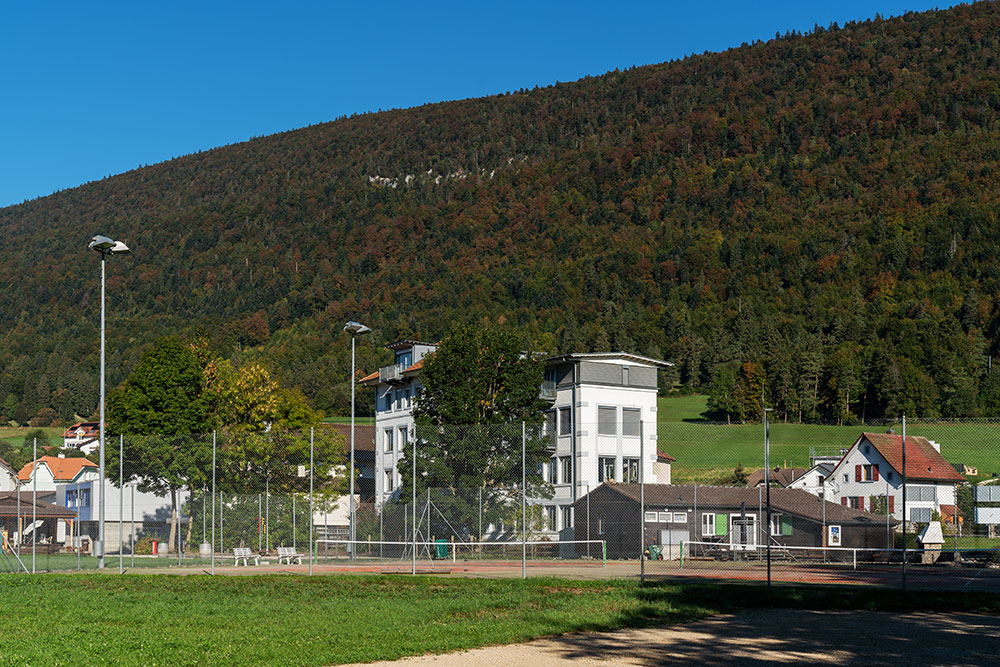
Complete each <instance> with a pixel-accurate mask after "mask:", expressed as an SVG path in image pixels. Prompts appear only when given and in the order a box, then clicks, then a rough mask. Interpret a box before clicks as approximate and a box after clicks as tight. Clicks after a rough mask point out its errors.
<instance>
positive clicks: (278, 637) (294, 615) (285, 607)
mask: <svg viewBox="0 0 1000 667" xmlns="http://www.w3.org/2000/svg"><path fill="white" fill-rule="evenodd" d="M739 592H740V594H739V595H734V594H733V589H732V588H729V587H725V586H720V585H648V586H645V587H643V586H640V585H639V584H638V582H635V581H599V582H574V581H566V580H554V579H529V580H527V581H521V580H490V579H434V578H430V577H415V578H410V577H367V576H344V577H336V576H325V577H311V578H310V577H300V576H287V575H285V576H247V577H208V576H189V577H171V576H144V575H129V576H126V577H118V576H116V575H106V574H105V575H94V574H80V575H52V576H45V577H28V576H18V575H10V576H7V577H3V578H0V594H2V595H3V597H4V599H6V600H8V601H10V604H9V605H8V606H7V611H6V613H5V614H3V615H2V616H0V636H3V638H4V654H3V662H5V663H9V664H143V665H145V664H164V663H166V664H205V665H255V664H269V665H324V664H335V663H343V662H355V661H361V662H364V661H371V660H378V659H394V658H399V657H403V656H407V655H420V654H424V653H441V652H446V651H451V650H457V649H462V648H472V647H476V646H484V645H489V644H506V643H512V642H518V641H524V640H527V639H531V638H534V637H539V636H544V635H551V634H559V633H565V632H576V631H594V630H614V629H618V628H623V627H641V626H649V625H664V624H671V623H680V622H685V621H691V620H695V619H699V618H703V617H706V616H710V615H713V614H717V613H723V612H731V611H735V610H737V609H739V608H742V607H758V608H781V607H783V608H803V609H854V608H856V609H879V610H897V611H905V610H916V609H920V610H923V611H980V612H987V613H997V612H1000V600H998V599H997V597H996V596H990V595H983V594H976V593H968V592H965V593H962V594H961V595H959V594H948V593H927V592H921V593H919V594H904V593H902V592H897V591H882V590H871V589H867V588H866V589H864V590H845V589H837V590H832V589H821V588H803V589H793V588H775V589H765V588H760V587H740V588H739ZM60 619H63V620H62V621H60ZM66 619H71V622H69V621H67V622H63V621H65V620H66ZM53 624H56V625H57V626H58V630H57V631H48V632H45V631H44V630H43V629H44V628H53V627H55V626H54V625H53Z"/></svg>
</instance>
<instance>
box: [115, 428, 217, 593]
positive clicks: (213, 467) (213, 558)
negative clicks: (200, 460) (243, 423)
mask: <svg viewBox="0 0 1000 667" xmlns="http://www.w3.org/2000/svg"><path fill="white" fill-rule="evenodd" d="M215 433H216V432H215V431H212V574H215ZM132 525H133V526H134V525H135V514H133V515H132ZM133 551H134V547H133Z"/></svg>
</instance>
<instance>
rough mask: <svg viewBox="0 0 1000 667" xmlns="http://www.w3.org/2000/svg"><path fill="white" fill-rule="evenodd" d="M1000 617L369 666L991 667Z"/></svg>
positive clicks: (635, 635) (537, 648)
mask: <svg viewBox="0 0 1000 667" xmlns="http://www.w3.org/2000/svg"><path fill="white" fill-rule="evenodd" d="M998 663H1000V617H996V616H984V615H976V614H931V613H911V614H890V613H885V612H859V611H798V610H794V611H793V610H784V609H774V610H753V611H745V612H740V613H738V614H735V615H731V616H728V615H727V616H715V617H712V618H710V619H707V620H704V621H698V622H695V623H689V624H686V625H675V626H669V627H664V628H647V629H641V630H621V631H618V632H608V633H588V634H572V635H563V636H559V637H548V638H545V639H538V640H535V641H532V642H527V643H524V644H514V645H510V646H491V647H486V648H479V649H473V650H470V651H460V652H457V653H449V654H445V655H427V656H419V657H414V658H405V659H403V660H397V661H394V662H378V663H368V664H369V665H396V666H403V665H407V666H408V665H435V666H437V667H450V666H452V665H455V666H458V665H462V666H463V667H465V666H473V667H475V666H478V665H482V666H487V665H502V666H503V667H514V666H516V665H530V666H532V667H541V666H543V665H556V664H568V665H574V666H575V665H579V666H581V667H582V666H589V665H644V666H645V665H671V664H687V665H698V664H711V665H754V664H786V665H790V664H823V665H894V666H896V667H898V666H900V665H985V664H998Z"/></svg>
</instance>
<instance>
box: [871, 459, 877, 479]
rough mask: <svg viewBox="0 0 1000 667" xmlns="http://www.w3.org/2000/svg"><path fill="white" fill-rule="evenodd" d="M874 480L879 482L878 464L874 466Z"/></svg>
mask: <svg viewBox="0 0 1000 667" xmlns="http://www.w3.org/2000/svg"><path fill="white" fill-rule="evenodd" d="M872 479H873V480H875V481H876V482H877V481H878V464H877V463H876V464H875V465H873V466H872Z"/></svg>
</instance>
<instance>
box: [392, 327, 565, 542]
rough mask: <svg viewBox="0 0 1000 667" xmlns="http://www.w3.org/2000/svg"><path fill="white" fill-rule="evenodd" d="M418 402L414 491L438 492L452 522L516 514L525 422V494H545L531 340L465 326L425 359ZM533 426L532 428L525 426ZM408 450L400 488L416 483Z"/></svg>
mask: <svg viewBox="0 0 1000 667" xmlns="http://www.w3.org/2000/svg"><path fill="white" fill-rule="evenodd" d="M421 382H422V384H423V391H422V393H421V395H420V396H419V397H417V399H416V408H415V410H414V414H415V417H416V421H417V432H416V436H417V443H416V457H417V461H416V470H417V485H416V486H417V491H418V493H419V494H422V493H423V492H424V491H426V489H428V488H431V489H438V490H441V491H443V492H444V493H443V494H441V493H437V494H436V495H437V499H436V501H435V502H436V503H437V505H438V509H439V510H440V511H441V512H442V513H443V514H444V515H446V516H448V517H449V521H450V523H451V524H452V525H460V526H465V527H467V528H468V527H471V526H473V525H475V522H474V521H473V520H472V519H473V517H476V518H477V519H478V516H477V515H478V513H479V511H482V512H483V513H484V517H485V519H484V520H485V522H486V524H489V523H492V524H494V525H499V524H500V523H501V522H503V523H505V524H506V525H513V521H514V520H516V517H517V516H518V513H519V507H518V506H517V503H516V502H514V501H515V500H516V499H517V498H519V497H520V489H521V478H522V464H521V444H522V423H524V424H525V432H526V434H527V437H526V438H525V442H524V447H525V468H524V470H523V472H524V477H525V481H526V484H527V494H528V495H529V496H531V497H548V496H549V495H551V489H550V487H549V485H548V484H546V483H545V482H544V481H543V480H542V477H541V475H540V474H539V470H540V468H541V465H542V464H543V463H544V462H546V461H548V459H549V451H548V446H547V445H548V442H547V440H546V439H545V438H544V437H543V436H542V434H541V428H540V427H541V421H542V419H541V416H542V413H541V411H540V410H539V408H540V407H541V405H542V404H541V402H540V401H539V398H538V392H539V388H540V387H541V383H542V364H541V362H540V361H539V360H538V359H537V358H536V357H535V356H534V355H532V354H531V352H530V346H529V344H528V341H527V340H526V339H525V338H524V337H522V336H520V335H518V334H516V333H514V332H512V331H510V330H508V329H505V328H503V327H501V326H496V325H488V326H481V327H472V326H462V327H459V328H458V329H456V330H455V331H454V332H453V333H452V334H451V335H450V336H449V337H448V338H446V339H445V340H444V341H442V343H441V345H440V346H439V347H438V349H437V351H436V352H435V353H434V354H433V355H432V356H430V357H428V358H426V359H425V360H424V366H423V371H422V374H421ZM529 425H530V426H529ZM412 456H413V454H412V450H408V451H406V453H405V459H404V460H403V461H401V462H400V471H401V474H402V481H403V488H410V485H411V484H412V480H413V468H414V466H413V461H412Z"/></svg>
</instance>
